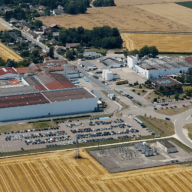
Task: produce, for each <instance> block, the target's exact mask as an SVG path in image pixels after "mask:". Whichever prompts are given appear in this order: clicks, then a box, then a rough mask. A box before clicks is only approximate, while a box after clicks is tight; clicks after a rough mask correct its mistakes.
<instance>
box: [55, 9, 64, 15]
mask: <svg viewBox="0 0 192 192" xmlns="http://www.w3.org/2000/svg"><path fill="white" fill-rule="evenodd" d="M62 13H64V11H63V9H53V14H54V15H60V14H62Z"/></svg>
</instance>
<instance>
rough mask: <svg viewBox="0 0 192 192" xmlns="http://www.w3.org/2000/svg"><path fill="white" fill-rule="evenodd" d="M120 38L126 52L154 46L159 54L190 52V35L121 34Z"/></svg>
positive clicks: (191, 48) (191, 50) (191, 36)
mask: <svg viewBox="0 0 192 192" xmlns="http://www.w3.org/2000/svg"><path fill="white" fill-rule="evenodd" d="M121 37H122V39H123V41H124V42H123V47H126V48H127V49H128V50H134V49H138V50H139V49H141V48H142V47H143V46H145V45H148V46H154V45H155V46H156V47H157V49H158V50H159V52H179V53H180V52H192V47H191V43H192V35H177V34H142V33H121Z"/></svg>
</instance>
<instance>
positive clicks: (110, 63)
mask: <svg viewBox="0 0 192 192" xmlns="http://www.w3.org/2000/svg"><path fill="white" fill-rule="evenodd" d="M100 61H101V62H102V63H103V64H104V65H106V66H108V67H110V66H113V65H119V66H121V65H123V62H122V61H118V60H117V59H113V58H110V57H107V58H104V59H101V60H100Z"/></svg>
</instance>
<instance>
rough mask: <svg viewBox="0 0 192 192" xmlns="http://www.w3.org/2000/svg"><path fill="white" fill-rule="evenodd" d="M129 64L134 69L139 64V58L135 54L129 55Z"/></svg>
mask: <svg viewBox="0 0 192 192" xmlns="http://www.w3.org/2000/svg"><path fill="white" fill-rule="evenodd" d="M127 65H128V67H129V68H131V69H133V67H135V65H137V58H136V57H133V56H127Z"/></svg>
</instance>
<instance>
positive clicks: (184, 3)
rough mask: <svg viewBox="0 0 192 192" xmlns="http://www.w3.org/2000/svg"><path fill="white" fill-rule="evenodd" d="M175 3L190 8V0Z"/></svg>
mask: <svg viewBox="0 0 192 192" xmlns="http://www.w3.org/2000/svg"><path fill="white" fill-rule="evenodd" d="M176 4H178V5H181V6H184V7H187V8H190V9H192V1H185V2H176Z"/></svg>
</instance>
